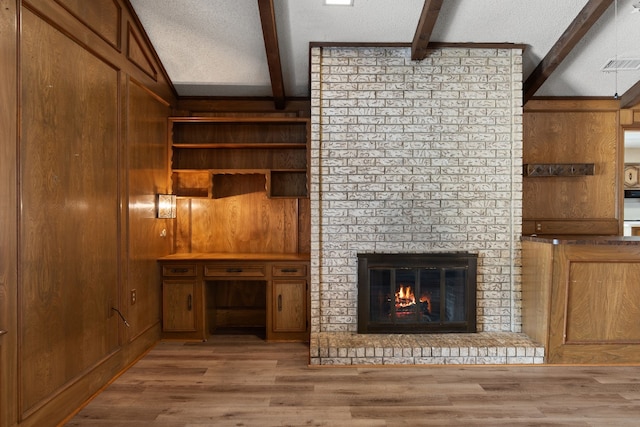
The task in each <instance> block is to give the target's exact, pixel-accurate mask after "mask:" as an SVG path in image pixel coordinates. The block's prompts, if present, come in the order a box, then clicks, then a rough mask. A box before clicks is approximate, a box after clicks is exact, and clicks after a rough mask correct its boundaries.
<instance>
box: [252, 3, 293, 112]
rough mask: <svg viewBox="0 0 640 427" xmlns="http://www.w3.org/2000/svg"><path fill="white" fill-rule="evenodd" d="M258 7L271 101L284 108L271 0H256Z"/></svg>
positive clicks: (280, 68) (284, 101)
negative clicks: (271, 95) (269, 80)
mask: <svg viewBox="0 0 640 427" xmlns="http://www.w3.org/2000/svg"><path fill="white" fill-rule="evenodd" d="M258 8H259V9H260V22H261V23H262V35H263V38H264V49H265V52H266V54H267V64H268V65H269V75H270V77H271V92H272V93H273V102H274V103H275V107H276V109H278V110H282V109H284V108H285V105H286V99H285V94H284V79H283V78H282V64H281V62H280V47H279V45H278V31H277V29H276V14H275V10H274V7H273V0H258Z"/></svg>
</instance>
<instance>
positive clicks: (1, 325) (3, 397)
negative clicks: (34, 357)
mask: <svg viewBox="0 0 640 427" xmlns="http://www.w3.org/2000/svg"><path fill="white" fill-rule="evenodd" d="M0 10H1V11H0V75H1V76H2V78H1V79H0V106H1V108H0V330H2V331H5V332H6V334H3V335H1V336H0V426H2V427H5V426H11V425H15V422H16V421H15V420H17V418H18V414H17V410H18V408H17V405H16V402H17V400H16V390H17V374H16V365H17V356H16V351H17V348H18V345H17V343H18V337H17V333H16V329H17V304H16V300H17V292H18V288H17V276H18V267H17V259H16V253H17V250H18V239H17V231H16V228H17V226H16V224H17V212H18V209H17V204H16V202H17V190H18V187H17V174H16V170H17V156H18V152H17V150H16V143H17V137H18V136H17V130H18V128H17V118H18V100H17V94H18V92H17V89H16V86H17V81H18V75H17V67H16V58H17V55H18V44H17V34H18V14H17V7H16V2H15V1H6V2H2V8H1V9H0Z"/></svg>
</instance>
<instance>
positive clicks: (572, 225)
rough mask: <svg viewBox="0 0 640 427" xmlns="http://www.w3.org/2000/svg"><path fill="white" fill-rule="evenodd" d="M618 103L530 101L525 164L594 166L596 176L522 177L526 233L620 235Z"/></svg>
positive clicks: (526, 129)
mask: <svg viewBox="0 0 640 427" xmlns="http://www.w3.org/2000/svg"><path fill="white" fill-rule="evenodd" d="M619 134H620V123H619V111H618V104H617V102H616V101H614V100H590V101H581V100H546V101H530V102H528V103H527V105H526V107H525V114H524V150H523V163H524V164H548V163H593V164H595V173H594V175H587V176H572V177H526V176H525V177H524V179H523V203H522V213H523V234H533V233H537V234H602V235H615V234H618V233H620V234H621V230H622V224H621V219H620V218H621V215H620V205H621V204H622V201H621V184H620V180H621V177H622V168H623V166H622V149H621V141H620V136H619Z"/></svg>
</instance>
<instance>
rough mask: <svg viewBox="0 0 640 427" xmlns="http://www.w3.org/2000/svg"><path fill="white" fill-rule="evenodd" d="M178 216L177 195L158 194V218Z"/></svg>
mask: <svg viewBox="0 0 640 427" xmlns="http://www.w3.org/2000/svg"><path fill="white" fill-rule="evenodd" d="M175 217H176V195H175V194H158V218H175Z"/></svg>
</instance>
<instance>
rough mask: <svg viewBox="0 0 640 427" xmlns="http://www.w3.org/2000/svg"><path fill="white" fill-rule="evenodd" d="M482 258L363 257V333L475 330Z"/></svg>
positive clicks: (360, 285) (360, 275)
mask: <svg viewBox="0 0 640 427" xmlns="http://www.w3.org/2000/svg"><path fill="white" fill-rule="evenodd" d="M476 266H477V255H476V254H470V253H433V254H359V255H358V333H363V334H366V333H455V332H458V333H463V332H476V268H477V267H476Z"/></svg>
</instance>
